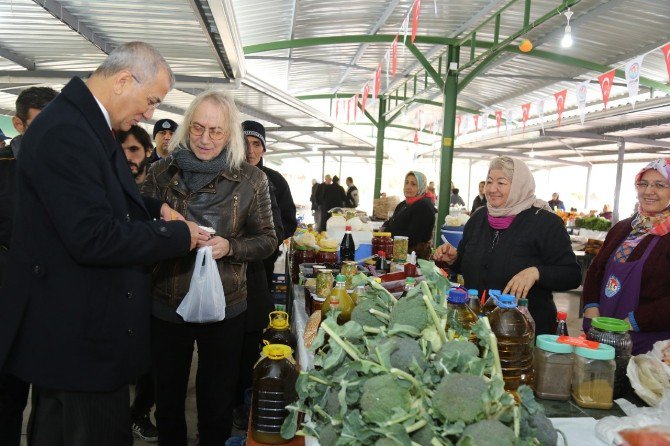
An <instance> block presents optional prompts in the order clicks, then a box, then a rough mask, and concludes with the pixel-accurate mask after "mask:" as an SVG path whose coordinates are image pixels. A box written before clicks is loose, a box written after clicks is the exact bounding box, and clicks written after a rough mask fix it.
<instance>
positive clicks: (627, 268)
mask: <svg viewBox="0 0 670 446" xmlns="http://www.w3.org/2000/svg"><path fill="white" fill-rule="evenodd" d="M652 237H654V239H653V240H652V241H651V242H650V243H649V245H648V246H647V249H646V250H645V252H644V254H643V255H642V257H641V258H640V259H638V260H635V261H633V262H626V263H618V262H615V261H614V256H615V255H616V250H615V251H614V253H613V254H612V256H611V257H610V259H609V261H608V263H607V268H606V269H605V275H604V277H603V280H604V281H603V285H602V287H601V290H600V315H601V316H607V317H615V318H617V319H626V318H627V317H628V313H630V312H631V311H635V310H636V309H637V307H638V304H639V302H640V286H641V285H642V268H643V267H644V264H645V262H646V261H647V259H648V258H649V255H650V254H651V251H652V250H653V249H654V247H655V246H656V243H658V241H659V240H660V237H656V236H652ZM630 336H631V338H632V339H633V355H639V354H640V353H646V352H648V351H650V350H651V349H652V347H653V346H654V342H656V341H660V340H663V339H669V338H670V331H648V332H640V333H637V332H634V331H631V332H630Z"/></svg>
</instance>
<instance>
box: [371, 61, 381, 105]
mask: <svg viewBox="0 0 670 446" xmlns="http://www.w3.org/2000/svg"><path fill="white" fill-rule="evenodd" d="M381 89H382V64H381V63H379V64H377V71H375V88H374V90H373V91H374V92H373V93H372V99H373V100H375V101H376V100H377V97H378V96H379V91H380V90H381Z"/></svg>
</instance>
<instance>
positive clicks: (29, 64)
mask: <svg viewBox="0 0 670 446" xmlns="http://www.w3.org/2000/svg"><path fill="white" fill-rule="evenodd" d="M0 57H2V58H3V59H7V60H8V61H10V62H13V63H15V64H17V65H20V66H22V67H23V68H25V69H26V70H34V69H35V62H33V61H32V60H30V59H28V58H27V57H25V56H23V55H21V54H19V53H15V52H14V51H12V50H10V49H7V48H4V47H2V46H0Z"/></svg>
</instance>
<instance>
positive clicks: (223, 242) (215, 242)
mask: <svg viewBox="0 0 670 446" xmlns="http://www.w3.org/2000/svg"><path fill="white" fill-rule="evenodd" d="M203 246H211V247H212V257H213V258H214V260H219V259H220V258H221V257H223V256H228V255H232V254H233V253H232V249H231V246H230V242H229V241H228V240H227V239H225V238H223V237H219V236H218V235H215V236H214V237H211V238H210V239H209V240H207V241H198V248H202V247H203Z"/></svg>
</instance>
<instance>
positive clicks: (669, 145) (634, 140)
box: [544, 130, 670, 149]
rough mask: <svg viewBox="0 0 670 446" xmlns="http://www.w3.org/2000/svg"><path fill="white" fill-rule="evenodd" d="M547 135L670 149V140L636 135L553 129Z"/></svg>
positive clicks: (546, 132)
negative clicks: (623, 142)
mask: <svg viewBox="0 0 670 446" xmlns="http://www.w3.org/2000/svg"><path fill="white" fill-rule="evenodd" d="M544 134H545V135H547V136H550V137H556V138H581V139H593V140H595V141H613V142H619V141H625V142H627V143H631V144H644V145H647V146H653V147H661V148H664V149H670V141H656V140H655V139H651V138H640V137H635V136H613V135H601V134H600V133H592V132H557V131H553V130H547V131H545V132H544Z"/></svg>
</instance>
